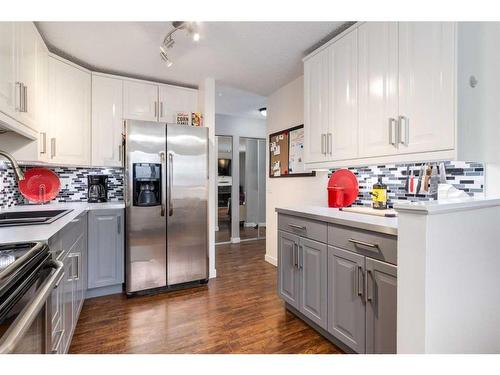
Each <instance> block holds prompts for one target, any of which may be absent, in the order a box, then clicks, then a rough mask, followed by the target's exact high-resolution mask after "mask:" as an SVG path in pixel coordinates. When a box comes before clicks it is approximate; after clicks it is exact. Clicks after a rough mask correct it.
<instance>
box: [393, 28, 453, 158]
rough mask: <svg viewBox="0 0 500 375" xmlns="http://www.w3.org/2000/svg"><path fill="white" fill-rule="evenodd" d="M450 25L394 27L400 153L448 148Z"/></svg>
mask: <svg viewBox="0 0 500 375" xmlns="http://www.w3.org/2000/svg"><path fill="white" fill-rule="evenodd" d="M455 49H456V48H455V23H453V22H401V23H399V113H400V116H401V117H400V133H401V136H400V138H401V139H400V145H399V152H400V153H412V152H423V151H439V150H447V149H452V148H453V147H454V140H455V131H454V129H455V80H456V69H455Z"/></svg>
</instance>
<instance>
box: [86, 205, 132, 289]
mask: <svg viewBox="0 0 500 375" xmlns="http://www.w3.org/2000/svg"><path fill="white" fill-rule="evenodd" d="M123 226H124V220H123V210H121V209H118V210H96V211H91V212H90V213H89V246H88V247H89V252H88V267H89V272H88V288H89V289H92V288H102V287H107V286H113V285H121V284H122V283H123V278H124V244H123V229H124V228H123Z"/></svg>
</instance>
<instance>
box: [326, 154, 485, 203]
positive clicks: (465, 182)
mask: <svg viewBox="0 0 500 375" xmlns="http://www.w3.org/2000/svg"><path fill="white" fill-rule="evenodd" d="M424 164H425V163H402V164H385V165H373V166H366V167H356V168H348V169H349V170H350V171H351V172H353V173H354V174H355V175H356V177H357V178H358V184H359V194H358V198H357V199H356V201H355V202H354V204H353V205H355V206H370V205H371V195H370V192H371V190H372V186H373V184H374V183H375V182H377V180H378V177H379V176H382V182H383V183H384V184H386V185H387V193H388V198H389V200H388V206H389V207H392V206H393V205H394V201H396V200H408V201H429V200H435V199H437V195H424V194H409V193H407V191H406V187H405V185H406V171H407V167H409V170H410V175H411V174H412V173H413V175H415V183H416V182H417V176H418V174H419V172H420V169H421V166H422V165H424ZM430 164H432V165H434V164H436V163H430ZM437 164H439V162H438V163H437ZM444 165H445V169H446V181H447V182H448V183H449V184H451V185H453V186H454V187H456V188H457V189H460V190H463V191H465V192H466V193H467V194H469V195H471V196H475V197H483V196H484V165H483V164H482V163H476V162H464V161H444ZM335 171H336V169H332V170H330V173H333V172H335Z"/></svg>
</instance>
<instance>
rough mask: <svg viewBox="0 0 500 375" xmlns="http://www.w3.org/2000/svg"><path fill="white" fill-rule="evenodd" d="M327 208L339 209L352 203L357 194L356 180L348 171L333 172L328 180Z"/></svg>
mask: <svg viewBox="0 0 500 375" xmlns="http://www.w3.org/2000/svg"><path fill="white" fill-rule="evenodd" d="M327 190H328V207H333V208H341V207H347V206H350V205H351V204H353V203H354V201H355V200H356V198H357V197H358V193H359V186H358V179H357V178H356V176H355V175H354V173H352V172H351V171H350V170H348V169H339V170H338V171H335V173H333V174H332V175H331V177H330V179H329V180H328V188H327Z"/></svg>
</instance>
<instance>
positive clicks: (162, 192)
mask: <svg viewBox="0 0 500 375" xmlns="http://www.w3.org/2000/svg"><path fill="white" fill-rule="evenodd" d="M160 161H161V173H162V175H163V176H165V152H164V151H160ZM165 190H166V189H165V184H164V183H162V184H161V208H160V216H165V195H166V191H165Z"/></svg>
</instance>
